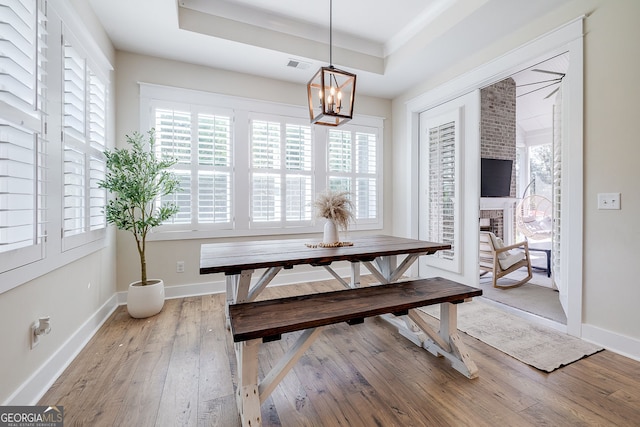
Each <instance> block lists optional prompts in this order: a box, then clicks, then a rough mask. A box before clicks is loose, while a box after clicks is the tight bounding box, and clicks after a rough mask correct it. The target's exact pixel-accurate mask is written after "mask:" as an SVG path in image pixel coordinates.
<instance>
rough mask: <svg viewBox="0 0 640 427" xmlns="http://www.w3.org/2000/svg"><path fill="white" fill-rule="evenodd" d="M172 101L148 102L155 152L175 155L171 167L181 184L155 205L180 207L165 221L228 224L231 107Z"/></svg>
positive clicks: (195, 226) (184, 224)
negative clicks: (208, 107) (210, 108)
mask: <svg viewBox="0 0 640 427" xmlns="http://www.w3.org/2000/svg"><path fill="white" fill-rule="evenodd" d="M170 104H173V103H159V104H158V105H155V104H154V105H153V106H152V110H153V115H154V119H153V124H152V126H153V127H154V129H155V134H156V148H155V149H156V153H155V154H156V156H158V157H159V158H172V159H176V160H177V163H176V164H175V165H173V166H172V168H171V172H172V173H173V174H174V175H175V176H176V178H177V179H178V181H179V187H180V191H178V192H176V193H174V194H172V195H168V196H163V197H162V198H161V199H160V200H157V201H156V207H159V206H160V205H162V204H165V203H174V204H176V205H177V206H178V207H179V209H180V210H179V212H178V213H177V214H176V215H175V216H174V217H172V218H170V219H168V220H167V221H166V222H165V223H164V224H165V225H169V224H171V225H173V226H178V229H182V230H188V229H191V230H196V229H202V228H203V226H204V227H205V228H207V227H211V228H215V229H221V228H231V226H232V221H233V218H232V216H233V213H232V206H233V200H232V196H231V194H232V193H231V191H232V185H231V184H232V179H231V177H232V171H233V169H232V168H233V165H232V157H231V156H232V141H233V140H232V127H233V121H232V117H231V115H230V114H229V112H223V113H221V114H217V113H210V112H203V111H198V110H199V107H196V106H184V105H178V104H175V108H173V107H174V105H170ZM174 229H176V228H175V227H174Z"/></svg>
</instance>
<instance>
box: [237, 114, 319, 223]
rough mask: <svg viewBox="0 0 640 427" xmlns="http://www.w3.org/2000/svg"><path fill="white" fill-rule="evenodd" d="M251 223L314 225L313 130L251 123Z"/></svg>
mask: <svg viewBox="0 0 640 427" xmlns="http://www.w3.org/2000/svg"><path fill="white" fill-rule="evenodd" d="M250 147H251V223H252V224H253V225H254V226H260V224H262V225H269V226H273V225H275V224H276V223H277V224H278V225H279V226H294V225H301V224H303V223H307V224H308V223H309V222H310V221H311V204H312V188H313V186H312V179H313V176H312V169H313V168H312V161H313V158H312V147H311V127H310V126H309V125H302V124H297V123H287V122H285V121H270V120H258V119H253V120H251V138H250Z"/></svg>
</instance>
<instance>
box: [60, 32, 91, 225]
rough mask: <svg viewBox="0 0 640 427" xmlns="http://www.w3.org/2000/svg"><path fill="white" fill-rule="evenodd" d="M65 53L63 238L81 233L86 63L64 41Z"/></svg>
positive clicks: (83, 193) (83, 207) (83, 189)
mask: <svg viewBox="0 0 640 427" xmlns="http://www.w3.org/2000/svg"><path fill="white" fill-rule="evenodd" d="M63 52H64V106H63V114H64V133H65V138H64V141H65V142H64V224H63V237H69V236H73V235H76V234H80V233H82V232H84V227H85V178H86V164H85V155H84V151H83V150H82V147H81V145H82V144H83V143H84V134H85V128H84V126H85V113H86V111H85V89H86V88H85V64H84V59H83V58H81V57H80V55H79V54H78V52H77V51H76V50H75V49H74V48H73V47H72V46H71V45H70V44H69V42H65V43H64V46H63Z"/></svg>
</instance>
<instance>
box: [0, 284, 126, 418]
mask: <svg viewBox="0 0 640 427" xmlns="http://www.w3.org/2000/svg"><path fill="white" fill-rule="evenodd" d="M117 307H118V302H117V298H116V295H115V294H114V295H113V296H112V297H111V298H109V299H108V300H107V302H105V303H104V304H103V305H102V307H100V308H99V309H98V310H97V311H96V312H95V313H94V314H93V315H92V316H91V317H90V318H89V319H87V321H86V322H84V324H83V325H82V326H80V328H78V330H77V331H76V332H75V333H74V334H73V335H71V336H70V337H69V339H67V341H65V343H64V344H62V345H61V346H60V348H59V349H58V350H57V351H56V352H55V353H54V354H53V355H51V357H49V359H47V361H46V362H45V363H44V364H43V365H42V366H41V367H40V368H39V369H38V370H37V371H35V372H34V373H33V374H32V375H31V376H30V377H29V378H28V379H27V380H26V381H25V382H24V383H23V384H22V385H21V386H20V387H19V388H18V389H17V390H16V391H15V392H13V394H11V396H9V398H8V399H7V400H6V401H5V402H3V403H2V405H3V406H7V405H35V404H37V403H38V401H39V400H40V398H42V396H43V395H44V394H45V393H46V391H47V390H49V388H50V387H51V385H52V384H53V383H54V382H55V381H56V380H57V379H58V377H59V376H60V375H61V374H62V372H64V370H65V369H66V368H67V366H69V364H70V363H71V362H72V361H73V359H74V358H75V357H76V356H77V355H78V353H80V351H81V350H82V349H83V348H84V346H85V345H87V343H88V342H89V340H90V339H91V338H92V337H93V336H94V335H95V333H96V332H97V331H98V329H100V327H101V326H102V324H103V323H104V322H105V321H106V320H107V319H108V318H109V316H111V313H113V312H114V310H115V309H116V308H117ZM53 403H55V402H53Z"/></svg>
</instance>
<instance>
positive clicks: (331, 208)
mask: <svg viewBox="0 0 640 427" xmlns="http://www.w3.org/2000/svg"><path fill="white" fill-rule="evenodd" d="M313 206H314V207H315V208H316V214H317V216H318V217H320V218H326V219H330V220H333V222H335V223H336V226H337V227H338V229H341V230H344V231H346V230H347V228H348V227H349V221H351V220H352V219H354V215H353V212H351V211H352V209H353V203H352V202H351V199H350V198H349V192H348V191H340V192H336V191H332V190H326V191H324V192H322V193H320V194H319V195H318V198H317V199H316V201H315V202H314V204H313Z"/></svg>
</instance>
